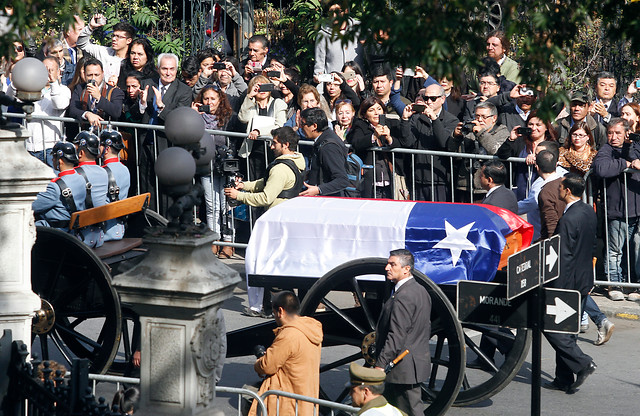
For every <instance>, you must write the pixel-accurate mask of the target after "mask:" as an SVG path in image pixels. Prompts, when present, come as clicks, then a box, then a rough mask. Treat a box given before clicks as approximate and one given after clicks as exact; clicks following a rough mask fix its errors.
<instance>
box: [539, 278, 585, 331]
mask: <svg viewBox="0 0 640 416" xmlns="http://www.w3.org/2000/svg"><path fill="white" fill-rule="evenodd" d="M580 300H581V299H580V292H578V291H577V290H568V289H551V288H545V289H544V310H543V311H542V314H543V320H542V321H543V322H542V328H543V330H544V332H557V333H565V334H577V333H578V332H580V319H581V318H582V316H581V314H580Z"/></svg>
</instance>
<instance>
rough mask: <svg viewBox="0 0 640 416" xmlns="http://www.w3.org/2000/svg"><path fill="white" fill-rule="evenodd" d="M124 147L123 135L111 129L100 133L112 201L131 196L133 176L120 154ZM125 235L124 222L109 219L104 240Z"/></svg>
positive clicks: (101, 152) (109, 195) (104, 167)
mask: <svg viewBox="0 0 640 416" xmlns="http://www.w3.org/2000/svg"><path fill="white" fill-rule="evenodd" d="M122 149H124V143H123V142H122V135H121V134H120V133H119V132H117V131H115V130H111V129H107V130H103V131H102V133H100V155H101V157H102V159H103V161H104V164H103V165H102V168H103V169H104V170H105V171H106V172H107V176H108V179H109V190H108V193H107V197H108V199H109V201H110V202H115V201H119V200H121V199H125V198H126V197H127V196H129V186H130V184H131V176H130V174H129V169H127V167H126V166H125V165H123V164H122V162H120V158H119V157H118V154H119V153H120V151H121V150H122ZM123 237H124V223H123V222H122V220H120V219H114V220H109V221H107V226H106V231H105V233H104V241H110V240H121V239H122V238H123Z"/></svg>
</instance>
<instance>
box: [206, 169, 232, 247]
mask: <svg viewBox="0 0 640 416" xmlns="http://www.w3.org/2000/svg"><path fill="white" fill-rule="evenodd" d="M224 180H225V179H224V177H222V176H219V175H218V176H214V177H213V183H211V176H208V175H207V176H203V177H202V179H201V182H202V187H203V188H204V201H205V205H206V209H207V227H209V229H210V230H211V231H214V232H215V233H217V234H218V235H219V236H220V240H222V241H231V235H229V230H230V229H231V228H230V224H229V221H228V217H227V216H226V215H224V213H225V212H226V211H227V210H228V208H227V199H226V197H225V196H224ZM225 220H227V223H226V224H225V223H224V222H225Z"/></svg>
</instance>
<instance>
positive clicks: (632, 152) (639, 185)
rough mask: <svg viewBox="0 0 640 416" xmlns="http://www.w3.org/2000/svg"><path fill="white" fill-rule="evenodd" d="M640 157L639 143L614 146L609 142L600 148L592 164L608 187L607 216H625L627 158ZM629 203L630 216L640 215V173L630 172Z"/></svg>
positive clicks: (628, 180)
mask: <svg viewBox="0 0 640 416" xmlns="http://www.w3.org/2000/svg"><path fill="white" fill-rule="evenodd" d="M634 159H640V149H639V148H638V147H637V145H635V144H634V145H629V144H625V145H624V146H623V147H612V146H611V145H610V144H609V143H607V144H605V145H604V146H602V147H601V148H600V150H599V151H598V154H596V157H595V158H594V159H593V164H592V165H591V167H592V169H593V171H594V173H595V174H596V176H597V177H598V178H602V179H603V180H604V186H606V189H607V218H609V219H623V218H625V208H624V206H625V200H624V195H625V182H624V175H625V174H624V173H622V171H624V170H625V169H626V168H627V160H628V161H632V160H634ZM626 186H627V192H628V194H627V204H628V207H629V208H628V209H629V212H628V215H629V217H630V218H633V217H638V216H640V173H633V174H628V177H627V185H626Z"/></svg>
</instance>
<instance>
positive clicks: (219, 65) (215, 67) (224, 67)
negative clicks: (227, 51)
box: [213, 62, 227, 69]
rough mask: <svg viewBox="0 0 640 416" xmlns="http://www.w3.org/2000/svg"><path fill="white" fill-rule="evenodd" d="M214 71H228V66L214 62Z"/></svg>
mask: <svg viewBox="0 0 640 416" xmlns="http://www.w3.org/2000/svg"><path fill="white" fill-rule="evenodd" d="M213 69H227V66H226V65H225V64H224V62H214V63H213Z"/></svg>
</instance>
